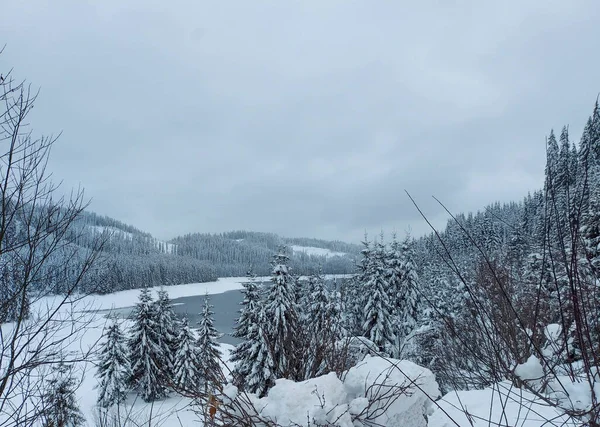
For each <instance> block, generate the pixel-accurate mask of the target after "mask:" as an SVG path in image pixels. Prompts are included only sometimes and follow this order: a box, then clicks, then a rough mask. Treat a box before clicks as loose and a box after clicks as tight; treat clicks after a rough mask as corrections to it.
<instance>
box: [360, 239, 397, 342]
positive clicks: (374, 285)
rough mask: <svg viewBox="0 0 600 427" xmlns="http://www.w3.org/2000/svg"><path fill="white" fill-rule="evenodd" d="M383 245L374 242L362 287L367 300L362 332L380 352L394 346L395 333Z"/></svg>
mask: <svg viewBox="0 0 600 427" xmlns="http://www.w3.org/2000/svg"><path fill="white" fill-rule="evenodd" d="M385 252H386V251H385V245H384V243H383V242H382V241H379V242H376V243H375V250H374V252H373V254H372V255H371V257H370V259H369V262H368V265H367V266H366V273H367V274H366V279H367V282H366V283H365V284H364V289H365V293H366V297H367V302H366V304H365V306H364V311H363V313H364V316H363V319H364V322H363V334H364V336H365V337H366V338H368V339H370V340H371V341H373V343H375V345H376V346H377V347H378V349H379V351H380V352H388V351H389V350H390V349H391V348H393V347H394V345H395V341H396V334H395V332H394V327H393V326H392V320H393V318H392V315H393V313H394V309H393V307H392V304H391V302H390V298H389V294H388V291H389V287H388V283H387V280H386V279H387V277H388V273H387V267H386V262H385Z"/></svg>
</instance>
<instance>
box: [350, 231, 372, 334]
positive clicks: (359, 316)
mask: <svg viewBox="0 0 600 427" xmlns="http://www.w3.org/2000/svg"><path fill="white" fill-rule="evenodd" d="M362 245H363V248H362V250H361V255H362V259H361V261H360V262H359V263H358V264H357V266H356V267H357V270H358V271H357V273H356V274H355V275H354V277H352V279H351V280H349V281H348V283H347V284H346V285H345V286H344V289H343V294H342V298H343V305H344V308H345V309H344V313H343V323H344V327H345V329H346V330H347V332H348V334H349V335H350V336H362V335H363V324H364V311H363V310H364V307H365V304H366V303H367V294H366V292H365V290H366V288H365V285H366V283H368V282H369V278H370V274H371V270H370V268H371V263H372V260H373V256H374V255H373V249H372V248H371V243H370V242H369V239H368V236H367V234H366V233H365V238H364V240H363V241H362Z"/></svg>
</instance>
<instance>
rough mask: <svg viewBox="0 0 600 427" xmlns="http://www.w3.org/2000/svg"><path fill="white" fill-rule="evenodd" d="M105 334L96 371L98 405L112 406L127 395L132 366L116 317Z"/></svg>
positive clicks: (125, 341)
mask: <svg viewBox="0 0 600 427" xmlns="http://www.w3.org/2000/svg"><path fill="white" fill-rule="evenodd" d="M103 335H104V342H103V343H102V344H101V346H100V350H99V358H100V360H99V363H98V371H97V373H96V376H97V377H98V380H99V384H98V389H99V392H98V405H99V406H100V407H102V408H110V407H111V406H113V405H118V404H119V403H121V402H123V400H125V398H126V397H127V382H128V380H129V378H130V377H131V368H130V365H129V359H128V357H127V340H126V338H125V335H124V334H123V332H122V331H121V327H120V326H119V322H118V320H117V318H116V317H113V318H112V320H111V323H110V324H109V325H108V327H107V328H106V329H105V331H104V334H103Z"/></svg>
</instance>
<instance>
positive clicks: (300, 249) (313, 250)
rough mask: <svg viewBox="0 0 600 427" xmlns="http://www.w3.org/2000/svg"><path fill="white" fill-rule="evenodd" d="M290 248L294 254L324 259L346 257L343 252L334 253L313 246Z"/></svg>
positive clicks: (293, 246) (294, 246)
mask: <svg viewBox="0 0 600 427" xmlns="http://www.w3.org/2000/svg"><path fill="white" fill-rule="evenodd" d="M290 247H291V248H292V251H294V252H304V253H305V254H306V255H316V256H324V257H326V258H329V257H334V256H344V255H346V254H345V253H344V252H334V251H332V250H330V249H324V248H315V247H313V246H298V245H292V246H290Z"/></svg>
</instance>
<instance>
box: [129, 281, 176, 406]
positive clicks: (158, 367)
mask: <svg viewBox="0 0 600 427" xmlns="http://www.w3.org/2000/svg"><path fill="white" fill-rule="evenodd" d="M133 321H134V324H133V327H132V331H131V338H130V340H129V360H130V362H131V378H130V380H129V383H130V386H131V387H132V388H135V389H137V390H138V392H139V393H140V394H141V396H142V398H143V399H144V400H145V401H146V402H151V401H154V400H158V399H161V398H163V397H165V396H166V394H167V393H166V388H165V383H166V379H165V376H164V369H163V367H164V366H165V364H166V363H168V362H167V356H166V355H165V354H164V348H165V347H164V344H163V343H162V342H161V340H162V337H161V335H160V330H159V328H158V324H157V322H156V313H155V312H154V304H152V296H151V295H150V291H149V290H148V289H142V290H141V291H140V297H139V302H138V303H137V304H136V306H135V309H134V311H133Z"/></svg>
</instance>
